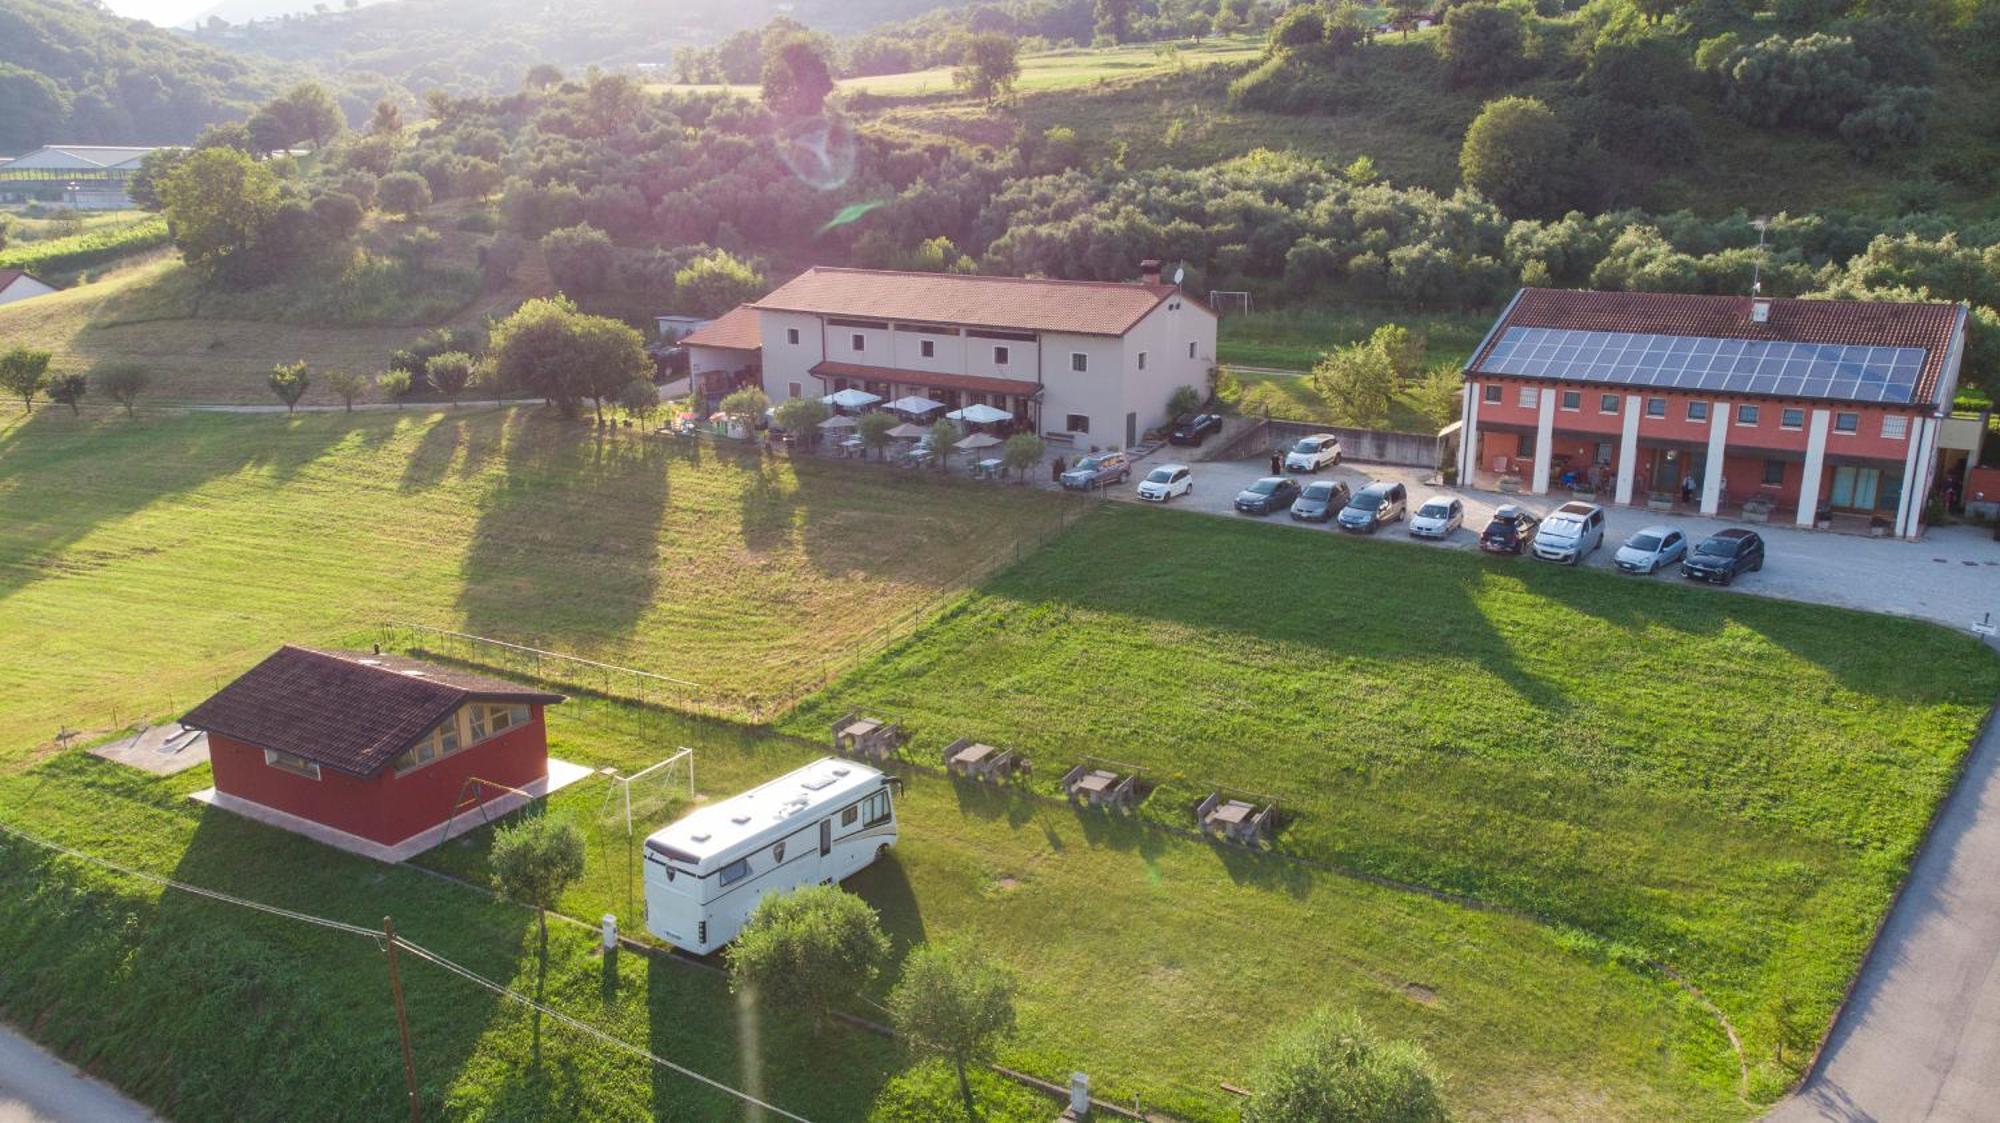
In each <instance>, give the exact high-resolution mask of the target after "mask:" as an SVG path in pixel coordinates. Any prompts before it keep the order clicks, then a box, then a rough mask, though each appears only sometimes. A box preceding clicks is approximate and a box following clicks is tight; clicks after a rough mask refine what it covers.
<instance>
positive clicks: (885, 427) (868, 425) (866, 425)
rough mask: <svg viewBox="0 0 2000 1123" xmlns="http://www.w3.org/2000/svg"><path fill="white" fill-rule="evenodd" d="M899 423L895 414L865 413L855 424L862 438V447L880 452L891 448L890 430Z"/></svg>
mask: <svg viewBox="0 0 2000 1123" xmlns="http://www.w3.org/2000/svg"><path fill="white" fill-rule="evenodd" d="M897 424H898V422H897V421H896V418H895V416H894V415H893V414H887V413H881V412H879V411H878V412H876V413H864V414H862V415H861V417H860V419H859V420H858V421H857V422H856V423H855V431H856V432H857V433H859V434H860V436H861V447H862V448H865V449H868V450H870V451H873V452H880V451H882V450H883V449H886V448H888V447H889V430H891V429H894V428H895V427H896V426H897Z"/></svg>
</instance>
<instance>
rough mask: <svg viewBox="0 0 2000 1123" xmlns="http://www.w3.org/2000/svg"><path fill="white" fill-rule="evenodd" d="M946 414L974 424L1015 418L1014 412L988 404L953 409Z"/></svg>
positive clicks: (956, 419)
mask: <svg viewBox="0 0 2000 1123" xmlns="http://www.w3.org/2000/svg"><path fill="white" fill-rule="evenodd" d="M945 416H946V417H949V418H951V419H952V420H953V421H967V422H970V423H972V424H974V425H988V424H991V423H993V422H995V421H1012V420H1014V415H1013V414H1011V413H1008V412H1007V411H1006V410H1004V409H995V408H994V407H992V406H988V405H969V406H966V407H965V408H964V409H955V410H952V411H951V412H950V413H947V414H945Z"/></svg>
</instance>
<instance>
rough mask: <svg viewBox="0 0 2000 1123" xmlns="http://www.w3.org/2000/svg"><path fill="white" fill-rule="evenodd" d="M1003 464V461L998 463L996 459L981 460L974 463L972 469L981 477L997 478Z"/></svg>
mask: <svg viewBox="0 0 2000 1123" xmlns="http://www.w3.org/2000/svg"><path fill="white" fill-rule="evenodd" d="M1003 463H1004V462H1003V461H1000V460H998V459H992V460H981V461H979V462H977V463H975V464H974V465H973V468H974V469H975V470H977V471H978V472H979V474H980V475H982V476H997V475H999V474H1000V469H1001V467H1002V465H1003Z"/></svg>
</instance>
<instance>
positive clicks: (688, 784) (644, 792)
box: [603, 748, 694, 835]
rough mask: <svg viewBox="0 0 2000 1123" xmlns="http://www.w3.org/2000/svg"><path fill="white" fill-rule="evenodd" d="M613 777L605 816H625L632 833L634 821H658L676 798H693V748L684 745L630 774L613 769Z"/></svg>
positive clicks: (605, 805) (605, 806)
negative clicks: (662, 758) (621, 773)
mask: <svg viewBox="0 0 2000 1123" xmlns="http://www.w3.org/2000/svg"><path fill="white" fill-rule="evenodd" d="M610 779H611V786H610V787H609V788H608V789H607V790H606V791H605V793H604V812H603V813H604V816H605V818H606V819H610V820H617V819H623V820H624V822H625V833H626V834H628V835H629V834H631V833H632V824H633V823H635V822H637V823H648V824H657V822H658V820H659V819H660V818H661V817H662V816H664V815H665V814H666V813H667V811H668V809H669V808H671V807H673V805H674V804H675V803H676V802H678V801H679V800H682V799H687V800H693V799H694V750H693V749H689V748H683V749H681V750H679V751H678V752H676V753H674V755H672V756H670V757H668V758H667V759H665V760H663V761H660V762H659V763H658V764H651V765H648V766H646V767H645V768H641V769H640V770H639V771H637V772H634V773H632V774H631V775H630V776H625V775H620V774H619V773H618V772H616V771H613V772H612V773H611V777H610ZM649 829H651V828H649Z"/></svg>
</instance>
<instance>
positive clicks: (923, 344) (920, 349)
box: [917, 339, 937, 359]
mask: <svg viewBox="0 0 2000 1123" xmlns="http://www.w3.org/2000/svg"><path fill="white" fill-rule="evenodd" d="M917 353H918V354H920V355H922V356H923V357H924V358H926V359H935V358H937V344H936V343H935V342H933V341H931V340H928V339H922V340H918V341H917Z"/></svg>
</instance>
